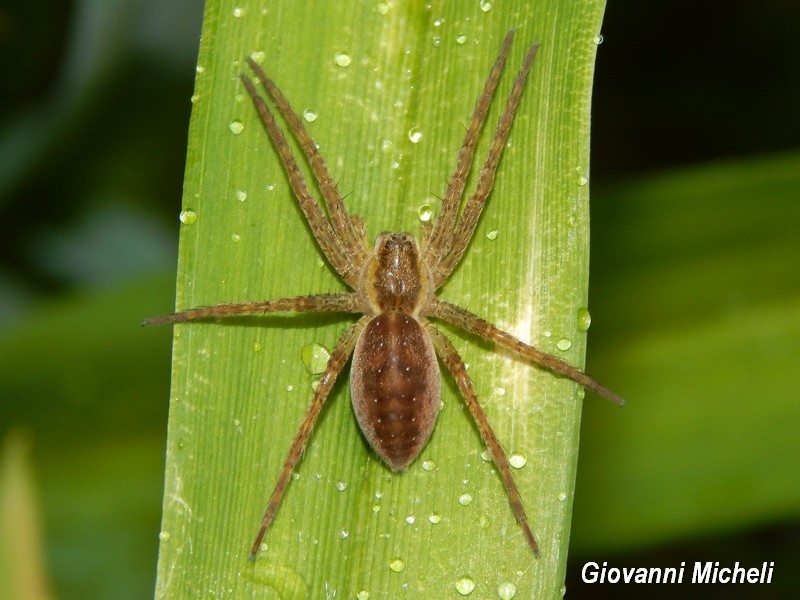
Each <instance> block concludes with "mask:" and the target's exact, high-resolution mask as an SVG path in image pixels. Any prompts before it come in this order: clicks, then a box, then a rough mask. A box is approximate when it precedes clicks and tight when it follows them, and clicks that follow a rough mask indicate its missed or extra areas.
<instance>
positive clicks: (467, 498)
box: [458, 492, 472, 506]
mask: <svg viewBox="0 0 800 600" xmlns="http://www.w3.org/2000/svg"><path fill="white" fill-rule="evenodd" d="M458 503H459V504H460V505H461V506H469V505H470V504H472V494H470V493H468V492H465V493H463V494H461V495H460V496H459V497H458Z"/></svg>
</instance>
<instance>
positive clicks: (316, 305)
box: [142, 293, 361, 325]
mask: <svg viewBox="0 0 800 600" xmlns="http://www.w3.org/2000/svg"><path fill="white" fill-rule="evenodd" d="M269 312H349V313H353V312H361V308H360V302H359V297H358V295H357V294H354V293H342V294H317V295H314V296H295V297H294V298H276V299H274V300H264V301H261V302H236V303H231V304H215V305H213V306H203V307H200V308H190V309H188V310H181V311H178V312H176V313H174V314H171V315H161V316H157V317H150V318H148V319H145V320H144V321H142V325H164V324H166V323H185V322H187V321H201V320H204V319H224V318H227V317H239V316H244V315H260V314H264V313H269Z"/></svg>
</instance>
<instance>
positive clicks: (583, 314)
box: [578, 308, 592, 331]
mask: <svg viewBox="0 0 800 600" xmlns="http://www.w3.org/2000/svg"><path fill="white" fill-rule="evenodd" d="M591 324H592V315H591V314H589V309H587V308H579V309H578V331H588V330H589V326H590V325H591Z"/></svg>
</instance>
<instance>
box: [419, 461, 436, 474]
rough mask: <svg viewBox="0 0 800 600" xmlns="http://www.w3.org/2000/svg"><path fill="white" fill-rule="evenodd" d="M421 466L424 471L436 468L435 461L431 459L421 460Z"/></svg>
mask: <svg viewBox="0 0 800 600" xmlns="http://www.w3.org/2000/svg"><path fill="white" fill-rule="evenodd" d="M422 468H423V469H424V470H425V471H433V470H434V469H435V468H436V463H435V462H433V461H432V460H423V461H422Z"/></svg>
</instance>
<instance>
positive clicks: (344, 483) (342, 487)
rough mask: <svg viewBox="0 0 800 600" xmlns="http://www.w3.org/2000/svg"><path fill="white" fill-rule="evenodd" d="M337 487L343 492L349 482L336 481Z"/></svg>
mask: <svg viewBox="0 0 800 600" xmlns="http://www.w3.org/2000/svg"><path fill="white" fill-rule="evenodd" d="M336 489H337V490H339V491H340V492H343V491H345V490H346V489H347V482H346V481H337V482H336Z"/></svg>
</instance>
